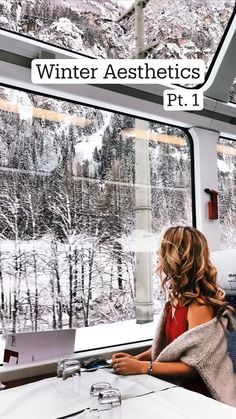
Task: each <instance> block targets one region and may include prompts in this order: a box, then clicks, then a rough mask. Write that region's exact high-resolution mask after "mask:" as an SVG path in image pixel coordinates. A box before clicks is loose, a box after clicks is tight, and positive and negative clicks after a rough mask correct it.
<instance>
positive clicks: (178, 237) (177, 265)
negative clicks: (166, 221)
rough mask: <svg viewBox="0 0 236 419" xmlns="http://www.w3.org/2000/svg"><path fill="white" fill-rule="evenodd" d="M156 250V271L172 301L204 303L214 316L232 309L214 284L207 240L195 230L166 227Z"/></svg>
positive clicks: (213, 270) (214, 272) (214, 276)
mask: <svg viewBox="0 0 236 419" xmlns="http://www.w3.org/2000/svg"><path fill="white" fill-rule="evenodd" d="M158 253H159V256H160V260H159V264H158V265H159V266H158V268H157V273H158V274H159V275H160V278H161V281H162V287H163V289H164V291H165V292H166V291H167V292H168V297H169V300H170V302H171V303H172V304H173V305H175V304H176V301H180V302H181V303H182V304H183V305H187V304H190V303H191V302H195V303H198V304H208V305H211V306H212V307H213V309H214V312H215V314H216V315H217V317H218V316H220V315H221V314H222V312H223V311H224V310H225V308H228V309H229V310H230V311H234V309H233V308H232V307H231V306H230V305H229V304H228V303H227V302H226V301H225V293H224V291H223V290H222V289H221V288H220V286H219V285H218V284H217V269H216V268H215V266H213V264H212V263H211V261H210V252H209V248H208V244H207V240H206V238H205V236H204V235H203V234H202V233H201V232H200V231H199V230H197V229H196V228H193V227H183V226H178V227H170V228H168V229H167V230H166V231H165V233H164V236H163V239H162V241H161V245H160V249H159V252H158ZM163 274H164V275H163Z"/></svg>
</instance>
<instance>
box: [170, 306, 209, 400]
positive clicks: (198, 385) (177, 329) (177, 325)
mask: <svg viewBox="0 0 236 419" xmlns="http://www.w3.org/2000/svg"><path fill="white" fill-rule="evenodd" d="M187 316H188V306H182V305H181V304H180V303H178V305H177V307H176V309H175V313H174V316H173V317H172V305H171V304H170V305H169V308H168V314H167V318H166V327H165V338H166V345H169V344H170V343H171V342H173V340H175V339H176V338H177V337H178V336H180V335H182V334H183V333H184V332H186V331H187V330H188V320H187ZM182 387H184V388H187V389H188V390H192V391H196V392H197V393H201V394H204V395H205V396H208V397H212V396H211V394H210V392H209V391H208V389H207V387H206V385H205V383H204V381H203V380H202V378H201V377H200V376H198V377H196V378H188V379H187V380H186V381H185V382H184V383H183V384H182Z"/></svg>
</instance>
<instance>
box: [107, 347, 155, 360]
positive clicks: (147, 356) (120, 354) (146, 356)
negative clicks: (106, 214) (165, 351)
mask: <svg viewBox="0 0 236 419" xmlns="http://www.w3.org/2000/svg"><path fill="white" fill-rule="evenodd" d="M119 358H133V359H138V360H139V361H151V359H152V348H150V349H148V350H147V351H145V352H141V354H138V355H130V354H127V353H126V352H118V353H116V354H113V355H112V361H113V363H115V362H116V360H118V359H119Z"/></svg>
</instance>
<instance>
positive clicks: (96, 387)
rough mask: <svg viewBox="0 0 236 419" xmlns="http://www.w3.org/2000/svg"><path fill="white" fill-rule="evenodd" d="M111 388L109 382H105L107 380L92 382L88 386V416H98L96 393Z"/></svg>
mask: <svg viewBox="0 0 236 419" xmlns="http://www.w3.org/2000/svg"><path fill="white" fill-rule="evenodd" d="M110 388H111V384H110V383H107V382H105V381H104V382H103V381H101V382H98V383H94V384H92V385H91V387H90V406H89V411H90V417H94V418H95V417H98V415H97V412H98V395H99V393H100V392H101V391H103V390H108V389H110Z"/></svg>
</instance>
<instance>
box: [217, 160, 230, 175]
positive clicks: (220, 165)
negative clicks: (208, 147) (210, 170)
mask: <svg viewBox="0 0 236 419" xmlns="http://www.w3.org/2000/svg"><path fill="white" fill-rule="evenodd" d="M217 166H218V169H219V170H220V172H223V173H230V168H229V166H228V165H227V164H226V163H225V161H224V160H219V159H218V160H217Z"/></svg>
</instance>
